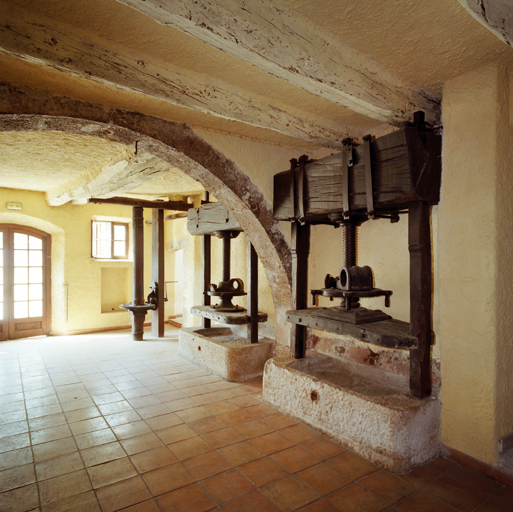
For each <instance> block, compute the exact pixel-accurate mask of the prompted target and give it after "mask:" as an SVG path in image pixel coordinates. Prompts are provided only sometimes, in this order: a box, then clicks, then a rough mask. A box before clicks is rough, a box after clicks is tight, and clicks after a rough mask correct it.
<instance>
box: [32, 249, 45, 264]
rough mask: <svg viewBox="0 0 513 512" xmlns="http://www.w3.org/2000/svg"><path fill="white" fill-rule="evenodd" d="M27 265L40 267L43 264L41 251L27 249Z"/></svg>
mask: <svg viewBox="0 0 513 512" xmlns="http://www.w3.org/2000/svg"><path fill="white" fill-rule="evenodd" d="M29 266H30V267H42V266H43V251H29Z"/></svg>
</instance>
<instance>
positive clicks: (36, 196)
mask: <svg viewBox="0 0 513 512" xmlns="http://www.w3.org/2000/svg"><path fill="white" fill-rule="evenodd" d="M7 201H15V202H21V203H23V210H22V211H21V212H13V211H11V210H7V209H6V203H7ZM148 213H149V215H151V211H148V212H146V216H147V215H148ZM95 215H96V216H101V217H105V218H110V217H112V218H116V219H126V220H128V221H130V220H131V216H132V209H131V208H130V207H126V206H112V205H93V204H91V205H83V206H76V205H72V204H66V205H63V206H59V207H51V206H48V205H47V203H46V196H45V194H43V193H41V192H30V191H24V190H14V189H0V223H13V224H21V225H25V226H31V227H35V228H38V229H41V230H42V231H45V232H47V233H50V234H51V235H52V258H51V260H52V283H51V296H52V314H51V332H52V333H54V334H62V333H65V332H67V333H74V332H80V331H82V330H90V329H100V328H109V327H118V326H126V325H130V322H131V319H130V314H129V313H128V312H126V311H120V312H110V313H102V270H103V274H104V277H105V275H107V279H109V278H110V277H109V276H108V274H109V272H108V270H109V269H114V272H115V269H121V268H125V269H127V270H128V276H129V282H128V283H126V282H125V283H122V286H123V287H124V289H125V290H126V289H127V288H128V290H129V292H128V294H129V296H130V299H131V288H132V262H131V261H100V260H94V259H93V258H91V220H92V218H93V216H95ZM145 228H146V229H145V260H146V261H145V283H146V284H147V286H148V287H149V285H150V284H151V282H150V279H151V228H150V227H149V225H145ZM130 231H131V227H130ZM131 238H132V235H131V232H130V239H131ZM130 254H131V252H130ZM65 283H68V304H67V308H66V287H65ZM104 284H105V283H104ZM103 288H104V289H105V286H104V287H103ZM145 291H146V289H145ZM148 292H149V289H148ZM104 299H105V297H104ZM106 299H107V301H108V300H110V298H109V297H107V298H106ZM104 303H105V300H104ZM66 309H67V316H68V320H67V321H66Z"/></svg>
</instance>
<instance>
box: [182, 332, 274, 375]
mask: <svg viewBox="0 0 513 512" xmlns="http://www.w3.org/2000/svg"><path fill="white" fill-rule="evenodd" d="M273 347H274V341H273V340H271V339H269V338H261V339H260V340H259V342H258V343H253V344H251V343H248V342H247V340H246V339H245V338H241V337H239V336H237V335H234V334H233V333H232V331H231V329H230V328H227V327H212V328H210V329H202V328H201V327H190V328H183V329H180V331H179V337H178V350H179V353H180V355H181V356H183V357H185V358H186V359H188V360H189V361H192V362H194V363H196V364H197V365H198V366H201V367H202V368H204V369H206V370H208V371H211V372H212V373H215V374H216V375H219V377H222V378H223V379H225V380H227V381H230V382H244V381H246V380H251V379H255V378H257V377H261V376H262V373H263V370H264V365H265V362H266V361H267V360H268V359H269V358H270V357H272V354H273Z"/></svg>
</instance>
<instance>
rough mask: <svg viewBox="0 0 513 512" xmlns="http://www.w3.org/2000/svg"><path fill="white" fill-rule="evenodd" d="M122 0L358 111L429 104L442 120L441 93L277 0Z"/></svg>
mask: <svg viewBox="0 0 513 512" xmlns="http://www.w3.org/2000/svg"><path fill="white" fill-rule="evenodd" d="M118 1H119V2H121V3H123V4H125V5H128V6H130V7H132V8H134V9H136V10H138V11H140V12H142V13H144V14H146V15H147V16H150V17H151V18H153V19H154V20H155V21H157V22H158V23H161V24H163V25H169V26H172V27H174V28H176V29H179V30H181V31H183V32H185V33H187V34H190V35H192V36H194V37H196V38H198V39H200V40H202V41H204V42H205V43H208V44H210V45H211V46H213V47H215V48H217V49H219V50H222V51H224V52H226V53H228V54H230V55H232V56H234V57H237V58H239V59H241V60H244V61H246V62H249V63H251V64H253V65H254V66H257V67H259V68H260V69H263V70H264V71H267V72H268V73H271V74H272V75H275V76H277V77H279V78H282V79H284V80H287V81H289V82H291V83H292V84H294V85H296V86H299V87H301V88H303V89H304V90H306V91H308V92H310V93H312V94H315V95H318V96H321V97H322V98H325V99H328V100H330V101H332V102H334V103H337V104H339V105H343V106H345V107H348V108H350V109H351V110H353V111H355V112H359V113H361V114H364V115H367V116H369V117H372V118H374V119H378V120H380V121H385V122H387V123H390V124H398V123H400V122H402V121H409V120H411V119H412V114H413V112H414V111H416V110H423V111H424V112H425V113H426V120H427V121H428V122H430V123H435V124H438V122H439V118H440V105H439V100H438V99H436V98H433V97H431V96H430V95H428V94H427V93H425V92H423V91H418V90H415V89H413V88H409V87H406V86H404V84H401V83H400V82H399V81H397V80H396V79H395V78H394V77H393V76H392V74H391V73H388V72H387V71H386V70H384V69H382V68H380V66H379V65H378V64H377V63H376V62H374V61H372V60H370V59H368V58H366V57H365V56H363V55H361V54H360V53H358V52H356V51H354V50H353V49H352V48H350V47H348V46H347V45H344V44H343V43H342V42H341V41H340V40H336V39H335V38H330V37H329V36H328V35H326V34H324V33H323V31H322V30H321V29H320V28H319V27H316V26H314V25H312V24H310V23H307V22H306V21H304V20H302V19H300V18H299V17H297V16H294V15H291V14H289V13H288V12H286V11H283V10H281V9H280V8H279V6H277V5H272V3H271V2H266V1H264V0H256V1H251V2H247V1H240V0H198V1H195V2H188V1H184V0H118Z"/></svg>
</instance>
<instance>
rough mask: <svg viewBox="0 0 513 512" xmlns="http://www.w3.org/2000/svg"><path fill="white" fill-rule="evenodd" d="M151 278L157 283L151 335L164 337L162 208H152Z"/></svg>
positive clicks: (164, 284)
mask: <svg viewBox="0 0 513 512" xmlns="http://www.w3.org/2000/svg"><path fill="white" fill-rule="evenodd" d="M151 280H152V283H157V285H158V290H157V309H155V310H152V312H151V334H152V336H155V337H158V338H163V337H164V322H165V320H164V313H165V310H166V307H165V302H164V291H165V287H166V283H165V277H164V210H160V209H158V210H157V209H156V208H153V210H152V229H151Z"/></svg>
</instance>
